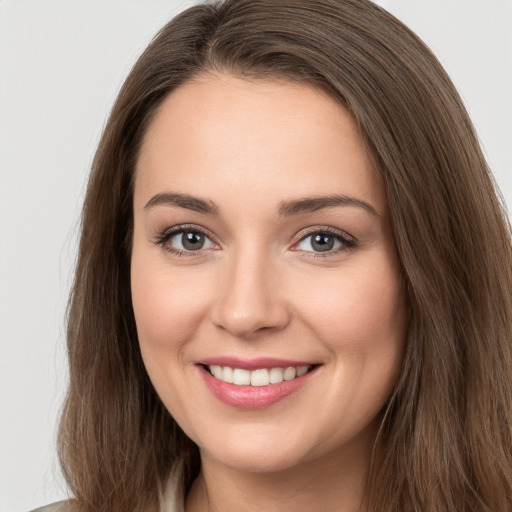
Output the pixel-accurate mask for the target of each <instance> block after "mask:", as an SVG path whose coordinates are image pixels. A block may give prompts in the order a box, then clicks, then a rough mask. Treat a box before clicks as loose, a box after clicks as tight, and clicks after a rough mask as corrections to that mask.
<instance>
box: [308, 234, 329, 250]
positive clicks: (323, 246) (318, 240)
mask: <svg viewBox="0 0 512 512" xmlns="http://www.w3.org/2000/svg"><path fill="white" fill-rule="evenodd" d="M311 245H312V247H313V249H315V251H319V252H325V251H330V250H331V249H332V248H333V246H334V238H333V237H332V236H331V235H326V234H323V233H318V234H317V235H315V236H314V237H313V239H312V241H311Z"/></svg>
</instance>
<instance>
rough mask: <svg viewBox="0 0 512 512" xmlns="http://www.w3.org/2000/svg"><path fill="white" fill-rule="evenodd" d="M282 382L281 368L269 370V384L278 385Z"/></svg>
mask: <svg viewBox="0 0 512 512" xmlns="http://www.w3.org/2000/svg"><path fill="white" fill-rule="evenodd" d="M280 382H283V370H282V369H281V368H271V370H270V384H279V383H280Z"/></svg>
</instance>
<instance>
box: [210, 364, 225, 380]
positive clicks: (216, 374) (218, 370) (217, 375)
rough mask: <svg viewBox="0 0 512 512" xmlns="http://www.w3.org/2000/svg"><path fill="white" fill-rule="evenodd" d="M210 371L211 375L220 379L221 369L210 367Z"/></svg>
mask: <svg viewBox="0 0 512 512" xmlns="http://www.w3.org/2000/svg"><path fill="white" fill-rule="evenodd" d="M210 371H211V372H212V373H213V376H214V377H216V378H217V379H222V368H221V367H220V366H215V365H213V366H210Z"/></svg>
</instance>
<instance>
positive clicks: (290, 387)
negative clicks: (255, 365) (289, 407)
mask: <svg viewBox="0 0 512 512" xmlns="http://www.w3.org/2000/svg"><path fill="white" fill-rule="evenodd" d="M316 369H317V368H313V370H311V371H309V372H308V373H306V375H303V376H302V377H298V378H295V379H293V380H285V381H283V382H280V383H279V384H269V385H268V386H237V385H236V384H229V383H228V382H224V381H222V380H220V379H216V378H215V377H214V376H213V375H212V374H211V373H210V372H208V370H206V369H204V367H202V366H201V367H200V371H201V375H202V377H203V379H204V382H205V383H206V386H207V387H208V389H209V390H210V391H211V392H212V394H213V395H214V396H215V397H216V398H218V399H219V400H220V401H221V402H223V403H225V404H226V405H229V406H231V407H237V408H239V409H262V408H263V407H269V406H270V405H273V404H275V403H277V402H279V401H280V400H283V399H284V398H286V397H287V396H290V395H291V394H293V393H295V392H296V391H298V390H299V389H300V388H301V387H302V386H304V385H305V384H307V382H308V381H309V380H310V377H311V375H312V374H313V373H315V372H316Z"/></svg>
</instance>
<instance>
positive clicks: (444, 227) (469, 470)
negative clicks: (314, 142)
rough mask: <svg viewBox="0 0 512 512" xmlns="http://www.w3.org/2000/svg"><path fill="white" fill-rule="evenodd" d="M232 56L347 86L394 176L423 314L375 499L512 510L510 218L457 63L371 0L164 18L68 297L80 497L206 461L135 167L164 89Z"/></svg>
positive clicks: (251, 69)
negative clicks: (139, 274) (167, 342)
mask: <svg viewBox="0 0 512 512" xmlns="http://www.w3.org/2000/svg"><path fill="white" fill-rule="evenodd" d="M217 72H222V73H231V74H233V75H236V76H239V77H246V78H249V79H252V78H258V79H269V80H274V79H280V80H282V79H284V80H289V81H292V82H300V83H303V84H308V85H311V87H314V88H317V89H320V90H322V91H323V92H325V93H327V94H329V95H330V96H331V97H332V98H334V99H335V100H336V101H338V102H339V104H340V105H341V106H342V107H343V108H345V109H347V110H348V111H349V112H351V114H352V115H353V117H354V119H355V120H356V122H357V123H358V126H359V128H360V131H361V134H362V136H363V138H364V140H365V143H366V145H367V147H368V151H369V153H370V155H371V157H372V159H373V161H374V163H375V167H376V169H377V172H379V173H380V175H381V177H382V180H383V183H384V186H385V190H386V193H387V199H388V204H389V211H390V216H391V222H392V228H393V233H394V237H395V243H396V247H397V251H398V255H399V259H400V263H401V269H402V275H403V279H404V282H405V287H406V293H407V300H408V308H409V330H408V337H407V342H406V349H405V355H404V359H403V362H402V367H401V372H400V376H399V378H398V381H397V383H396V386H395V389H394V391H393V393H392V395H391V397H390V398H389V401H388V403H387V404H386V407H385V410H384V411H383V414H382V418H383V419H382V423H381V426H380V429H379V432H378V435H377V437H376V439H375V446H374V452H373V453H374V456H373V458H372V461H371V465H370V471H369V474H368V479H367V485H366V493H365V502H364V504H363V505H362V510H368V511H377V510H378V511H379V512H413V511H416V512H510V510H512V434H511V433H512V430H511V419H512V417H511V413H512V358H511V341H512V334H511V333H512V270H511V267H512V265H511V263H512V252H511V230H510V224H509V222H508V217H507V215H506V213H505V210H504V207H503V203H502V201H501V200H500V196H499V193H498V192H497V189H496V186H495V183H494V181H493V178H492V175H491V173H490V171H489V168H488V166H487V164H486V161H485V159H484V156H483V155H482V151H481V149H480V146H479V142H478V139H477V136H476V134H475V130H474V127H473V125H472V123H471V121H470V119H469V117H468V114H467V112H466V110H465V108H464V105H463V103H462V101H461V99H460V97H459V95H458V93H457V91H456V90H455V88H454V86H453V84H452V82H451V81H450V79H449V77H448V76H447V74H446V72H445V71H444V70H443V68H442V67H441V65H440V64H439V62H438V61H437V59H436V58H435V57H434V56H433V54H432V53H431V51H430V50H429V49H428V48H427V46H426V45H425V44H424V43H422V42H421V41H420V40H419V38H418V37H417V36H416V35H415V34H414V33H413V32H411V31H410V30H409V29H408V28H406V27H405V26H404V25H403V24H402V23H400V22H399V21H398V20H396V19H395V18H394V17H393V16H391V15H390V14H388V13H387V12H386V11H384V10H383V9H381V8H379V7H377V6H376V5H374V4H372V3H371V2H369V1H367V0H225V1H213V2H207V3H204V4H200V5H196V6H194V7H191V8H189V9H187V10H185V11H184V12H182V13H181V14H179V15H178V16H177V17H176V18H174V19H173V20H171V21H170V22H169V23H168V24H167V25H166V26H165V27H164V28H163V29H162V30H161V31H160V32H159V33H158V34H157V35H156V36H155V38H154V39H153V40H152V42H151V43H150V45H149V46H148V48H147V49H146V50H145V51H144V53H143V54H142V55H141V57H140V58H139V59H138V61H137V63H136V64H135V66H134V67H133V69H132V71H131V72H130V74H129V76H128V78H127V79H126V81H125V83H124V85H123V87H122V89H121V91H120V93H119V95H118V98H117V100H116V102H115V105H114V107H113V109H112V112H111V114H110V117H109V119H108V122H107V124H106V126H105V129H104V132H103V135H102V138H101V141H100V143H99V147H98V149H97V152H96V155H95V158H94V161H93V164H92V169H91V174H90V179H89V183H88V188H87V194H86V198H85V203H84V207H83V212H82V219H81V239H80V246H79V254H78V260H77V266H76V272H75V279H74V285H73V288H72V292H71V296H70V302H69V308H68V328H67V350H68V356H69V370H70V381H69V389H68V393H67V397H66V401H65V404H64V408H63V411H62V417H61V422H60V429H59V454H60V461H61V465H62V468H63V471H64V475H65V477H66V479H67V482H68V484H69V486H70V490H71V492H72V493H73V494H74V496H75V497H76V499H75V500H74V502H73V503H74V505H73V506H74V507H75V508H76V510H80V511H82V512H126V511H134V512H149V511H152V510H155V509H157V508H158V504H159V500H160V499H161V494H162V488H163V486H164V485H165V483H166V481H167V480H168V478H169V476H170V475H171V473H173V472H176V475H177V476H176V478H178V479H179V485H180V486H181V488H182V489H183V492H186V491H187V489H188V488H189V487H190V485H191V482H192V481H193V479H194V478H195V476H196V475H197V473H198V471H199V467H200V460H199V451H198V448H197V446H196V445H195V444H194V443H193V442H192V441H191V440H190V439H188V438H187V436H186V435H185V434H184V433H183V431H182V430H181V428H180V427H179V426H178V425H177V424H176V423H175V421H174V419H173V418H172V416H171V415H170V413H169V412H168V411H167V410H166V409H165V407H164V406H163V404H162V402H161V401H160V399H159V397H158V396H157V394H156V392H155V390H154V388H153V386H152V385H151V382H150V380H149V377H148V375H147V373H146V370H145V368H144V364H143V362H142V358H141V354H140V350H139V345H138V340H137V331H136V327H135V320H134V314H133V309H132V303H131V292H130V251H131V236H132V226H133V211H132V202H133V191H132V186H133V174H134V169H135V164H136V161H137V157H138V153H139V150H140V147H141V142H142V138H143V136H144V133H145V131H146V129H147V127H148V125H149V123H151V120H152V118H153V116H154V114H155V113H156V112H157V111H158V109H159V107H160V105H161V104H162V101H163V100H164V98H165V97H166V96H167V95H168V94H169V93H170V92H171V91H173V90H174V89H176V88H177V87H180V86H181V85H183V84H185V83H187V81H190V80H192V79H193V78H194V77H196V76H198V75H201V74H205V73H217ZM178 469H179V472H178Z"/></svg>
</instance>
